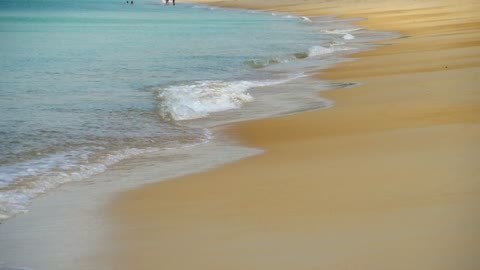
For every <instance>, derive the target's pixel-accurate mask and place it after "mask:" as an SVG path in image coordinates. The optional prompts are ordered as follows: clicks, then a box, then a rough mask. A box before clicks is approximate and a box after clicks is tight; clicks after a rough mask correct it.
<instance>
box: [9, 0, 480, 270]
mask: <svg viewBox="0 0 480 270" xmlns="http://www.w3.org/2000/svg"><path fill="white" fill-rule="evenodd" d="M192 2H201V3H205V2H209V3H211V2H213V4H214V5H220V6H224V7H231V8H246V9H260V10H268V11H275V12H288V13H294V14H298V15H302V16H314V15H334V14H337V15H338V14H342V16H341V17H342V18H344V17H347V18H352V17H365V18H368V20H365V21H362V22H360V23H359V24H360V25H362V27H365V28H367V29H378V30H386V31H399V32H401V33H404V34H405V35H408V38H405V39H396V40H387V41H384V42H381V43H382V44H386V45H389V43H392V44H393V46H381V47H379V48H377V49H376V50H373V51H367V52H360V53H356V54H354V55H349V58H355V61H353V62H345V63H340V64H338V65H335V66H334V67H332V68H329V69H327V70H325V71H322V72H321V73H320V74H318V75H316V76H315V77H318V78H320V79H322V80H325V79H326V80H328V81H330V82H335V83H337V82H338V83H353V82H354V83H359V84H358V85H356V86H354V87H350V88H344V89H336V90H330V91H323V92H321V93H319V94H318V95H319V96H320V97H321V98H328V99H330V100H334V101H335V102H336V105H335V106H334V107H333V108H330V109H327V110H316V111H308V112H301V113H295V114H291V115H286V116H281V117H279V118H268V119H261V120H250V121H246V122H236V123H233V124H229V125H227V126H226V128H222V130H223V129H226V130H225V132H222V136H227V137H231V138H234V139H236V140H238V141H239V142H241V144H242V145H245V146H248V147H253V148H255V149H262V153H261V154H258V155H255V156H253V157H247V158H245V159H242V160H240V161H235V162H234V163H231V164H227V165H221V166H220V167H219V168H214V169H210V170H208V171H205V172H200V173H194V174H192V175H187V176H181V177H180V178H176V179H175V180H174V181H167V182H156V183H153V184H147V185H146V186H143V187H140V188H134V189H132V190H127V191H126V192H122V193H120V194H113V195H114V198H113V203H109V208H108V209H107V210H105V209H95V210H88V211H86V210H85V209H82V211H84V212H86V213H88V214H89V215H91V214H92V212H95V214H94V216H93V218H94V219H99V220H96V221H95V222H96V223H98V224H96V225H99V226H100V227H101V228H102V229H107V231H106V232H104V233H106V235H107V236H109V237H110V239H106V240H107V242H105V243H104V242H103V241H102V243H96V244H95V245H98V246H97V247H96V249H95V250H96V251H95V252H96V253H95V255H93V256H92V255H89V256H91V257H88V258H87V259H86V260H85V258H83V257H81V256H83V255H84V254H81V256H80V255H78V254H72V253H70V254H67V256H73V257H78V258H76V260H77V261H78V264H76V265H75V269H95V268H98V266H105V267H103V268H108V267H109V268H112V266H115V269H163V268H165V269H209V270H210V269H219V270H220V269H222V270H224V269H292V268H293V269H312V268H315V269H350V268H351V269H385V268H389V269H411V268H415V269H429V268H431V269H475V268H476V267H480V260H478V259H476V258H479V256H480V253H479V252H478V250H480V246H479V244H478V243H476V241H475V240H474V239H476V238H477V239H478V236H480V230H478V229H477V228H478V227H480V219H479V218H480V217H479V215H478V214H475V213H478V210H480V199H479V198H480V196H479V195H480V181H479V180H478V179H480V171H479V169H477V168H476V167H477V166H476V163H475V161H477V160H478V159H479V158H480V151H479V150H480V147H479V144H480V143H479V141H478V138H479V137H480V125H479V123H480V119H479V117H478V115H480V95H479V93H477V92H478V91H475V86H476V85H477V84H478V79H477V77H478V75H477V74H478V73H479V67H480V59H479V58H480V57H479V55H478V53H476V52H478V50H479V48H480V44H479V42H478V40H479V38H480V36H479V34H477V33H475V29H478V27H479V26H480V22H479V20H478V19H475V18H472V17H471V16H472V15H477V16H476V17H477V18H478V13H480V12H478V7H480V5H479V4H476V3H475V2H474V1H470V0H464V1H460V2H461V3H462V4H465V3H467V4H468V5H470V10H469V9H468V8H465V7H463V8H458V7H456V8H455V9H454V7H453V6H454V5H459V4H458V1H456V2H455V3H454V2H453V1H447V0H443V1H440V2H441V3H438V1H433V0H427V1H423V2H422V3H417V2H416V1H406V2H408V3H407V4H404V3H403V2H405V1H396V0H394V1H392V7H383V6H380V7H379V2H380V1H375V0H369V1H366V2H362V3H356V2H357V1H340V2H342V3H345V4H346V6H343V7H339V8H337V7H332V6H329V4H328V3H327V4H325V3H321V2H322V1H311V0H308V1H303V2H301V3H299V2H298V1H292V0H280V1H263V2H262V3H258V2H259V1H252V0H241V1H222V3H219V2H218V1H208V0H207V1H192ZM409 4H411V5H412V6H409ZM460 6H461V5H460ZM396 8H399V9H402V11H401V12H400V14H398V13H399V12H398V11H396ZM475 8H476V11H475ZM452 10H454V11H455V12H453V11H452ZM457 10H460V11H461V12H463V13H457ZM323 12H325V14H323ZM318 13H322V14H318ZM459 14H460V15H459ZM420 15H421V16H420ZM457 17H460V18H462V23H461V24H457V22H456V21H455V19H456V18H457ZM428 18H430V19H431V20H432V21H429V19H428ZM463 20H464V21H463ZM409 21H415V22H418V21H421V22H420V23H419V25H414V24H413V23H409ZM443 24H446V25H447V26H450V27H449V28H448V27H447V29H445V25H443ZM452 24H455V25H454V26H452ZM405 25H407V26H405ZM457 25H460V26H457ZM432 29H433V31H431V30H432ZM454 37H460V38H459V39H458V42H457V40H454ZM432 44H433V46H432ZM452 59H454V60H452ZM445 62H448V63H445ZM367 67H368V68H367ZM452 89H455V91H456V92H455V93H452ZM80 185H83V188H84V189H88V187H86V186H88V183H84V184H80ZM62 189H63V190H69V189H72V188H71V187H64V188H62ZM90 189H91V188H90ZM58 192H61V191H57V192H56V193H58ZM117 193H118V192H117ZM97 197H99V198H102V196H101V195H97ZM102 200H105V201H107V200H108V201H110V198H109V199H107V198H102ZM72 203H73V201H72ZM30 219H33V220H35V217H33V218H30ZM27 220H28V218H27ZM71 221H73V223H72V222H71ZM75 222H76V221H75V219H74V220H70V222H68V223H67V224H70V225H71V226H75V227H77V226H76V225H75ZM15 223H16V222H13V224H15ZM20 223H21V222H20ZM53 223H54V221H52V224H53ZM105 224H109V225H107V226H106V227H104V226H105ZM88 226H90V225H87V226H84V227H81V226H80V225H79V226H78V228H81V229H84V230H80V231H81V232H82V233H83V234H88V231H89V227H88ZM52 228H53V229H55V228H56V227H55V226H52ZM52 228H50V229H52ZM78 228H77V229H78ZM0 229H3V228H2V227H0ZM42 229H48V228H42ZM67 231H68V230H65V232H67ZM45 233H46V235H48V233H47V232H45ZM49 233H54V232H49ZM92 233H93V232H92ZM96 233H98V232H96ZM63 237H65V238H68V234H67V233H64V236H63ZM93 237H95V236H93ZM74 240H75V237H70V238H69V239H63V240H62V241H64V242H65V243H70V244H72V245H74V242H75V241H74ZM78 240H80V239H78ZM96 240H99V239H96ZM102 240H104V239H102ZM83 241H85V240H83ZM477 242H478V241H477ZM84 248H87V247H86V246H85V247H84ZM52 252H54V250H53V249H52ZM90 253H91V252H90ZM90 253H88V252H86V253H85V254H90ZM186 258H188V259H186ZM67 261H68V260H66V262H67ZM64 266H65V267H66V266H67V265H64ZM1 267H2V262H1V261H0V268H1Z"/></svg>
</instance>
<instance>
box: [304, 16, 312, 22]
mask: <svg viewBox="0 0 480 270" xmlns="http://www.w3.org/2000/svg"><path fill="white" fill-rule="evenodd" d="M302 20H304V21H306V22H312V19H310V18H309V17H306V16H303V17H302Z"/></svg>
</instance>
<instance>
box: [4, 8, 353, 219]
mask: <svg viewBox="0 0 480 270" xmlns="http://www.w3.org/2000/svg"><path fill="white" fill-rule="evenodd" d="M329 23H330V24H329ZM319 25H322V26H323V27H318V26H319ZM356 31H359V29H343V30H342V29H340V30H339V29H336V28H335V27H334V25H333V24H331V22H315V21H312V20H311V19H309V18H301V17H295V16H287V15H283V14H270V13H259V12H250V11H242V10H228V9H217V8H209V7H205V6H197V5H189V4H182V3H178V2H177V6H175V7H173V6H165V5H163V4H162V3H161V2H160V1H140V0H136V1H135V3H134V4H126V3H125V2H124V1H120V0H119V1H117V0H100V1H93V0H78V1H72V0H14V1H5V0H0V219H2V218H7V217H9V216H11V215H13V214H16V213H19V212H23V211H25V210H26V208H27V206H28V204H29V202H30V201H31V199H32V198H34V197H36V196H37V195H39V194H42V193H45V192H47V191H48V190H51V189H53V188H55V187H57V186H59V185H60V184H62V183H66V182H70V181H78V180H84V179H88V178H89V177H91V176H92V175H95V174H98V173H102V172H104V171H105V170H107V169H108V167H109V166H111V165H113V164H115V163H117V162H119V161H120V160H125V159H129V158H132V157H135V156H138V155H142V154H145V153H151V152H155V151H158V150H159V149H167V148H178V147H185V146H190V145H195V144H200V143H206V142H208V141H209V140H210V139H212V138H211V134H210V131H209V129H208V127H202V126H201V125H187V124H184V123H186V122H188V123H192V121H195V119H205V118H208V117H210V116H211V115H212V114H216V113H219V112H224V111H229V110H238V111H241V110H242V108H243V107H244V106H245V104H250V103H254V102H255V98H254V97H253V96H252V94H251V91H252V88H253V87H261V86H268V85H276V84H281V83H285V82H287V81H290V80H293V79H296V78H299V77H302V76H305V73H304V72H302V68H306V67H308V64H305V63H308V62H307V60H305V59H316V60H317V61H322V59H321V58H322V57H324V56H326V55H333V53H334V52H337V51H349V50H354V49H355V48H353V47H349V45H348V44H349V42H352V40H354V39H355V36H354V35H356V34H355V33H354V32H356ZM325 61H327V60H325ZM299 63H303V64H299ZM231 120H235V119H231ZM193 126H195V127H193Z"/></svg>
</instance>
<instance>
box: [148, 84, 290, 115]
mask: <svg viewBox="0 0 480 270" xmlns="http://www.w3.org/2000/svg"><path fill="white" fill-rule="evenodd" d="M290 79H291V78H289V79H287V80H276V81H273V80H266V81H231V82H225V81H197V82H194V83H192V84H186V85H174V86H169V87H166V88H159V89H157V91H158V98H159V100H160V115H161V116H162V117H163V118H165V119H170V120H175V121H181V120H191V119H198V118H203V117H207V116H208V115H210V114H211V113H214V112H221V111H227V110H232V109H238V108H241V107H242V106H243V104H245V103H247V102H251V101H253V97H252V96H251V95H250V94H249V93H248V92H247V91H248V90H249V89H250V88H253V87H261V86H267V85H274V84H279V83H283V82H285V81H288V80H290Z"/></svg>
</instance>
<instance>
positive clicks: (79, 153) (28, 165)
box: [0, 147, 159, 220]
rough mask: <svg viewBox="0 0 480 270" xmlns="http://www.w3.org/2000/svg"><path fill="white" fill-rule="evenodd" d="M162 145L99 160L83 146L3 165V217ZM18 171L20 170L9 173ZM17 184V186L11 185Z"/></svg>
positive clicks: (0, 214) (0, 212)
mask: <svg viewBox="0 0 480 270" xmlns="http://www.w3.org/2000/svg"><path fill="white" fill-rule="evenodd" d="M158 150H159V149H158V148H153V147H151V148H146V149H137V148H128V149H124V150H118V151H115V152H112V153H111V154H108V155H107V156H106V157H104V158H101V159H100V160H98V161H96V162H89V160H88V159H89V157H90V155H91V154H92V152H91V151H89V150H85V149H79V150H74V151H69V152H61V153H57V154H54V155H50V156H46V157H43V158H41V159H36V160H31V161H26V162H23V163H17V164H15V165H12V166H3V167H0V171H3V172H4V173H1V174H0V176H2V175H9V176H10V178H11V179H10V178H9V179H7V178H3V179H0V180H2V181H1V182H3V183H2V184H3V190H0V220H2V219H6V218H8V217H10V216H12V215H15V214H18V213H23V212H26V211H27V206H28V205H29V203H30V201H31V200H32V199H33V198H35V197H37V196H38V195H40V194H43V193H45V192H47V191H49V190H51V189H54V188H56V187H58V186H60V185H62V184H64V183H68V182H72V181H82V180H85V179H88V178H90V177H92V176H94V175H97V174H99V173H102V172H104V171H106V170H107V168H108V166H111V165H113V164H115V163H118V162H119V161H121V160H124V159H128V158H131V157H134V156H138V155H141V154H146V153H152V152H156V151H158ZM11 171H15V172H16V173H15V174H14V173H9V172H11ZM9 183H13V185H14V186H13V187H11V188H10V187H9Z"/></svg>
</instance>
